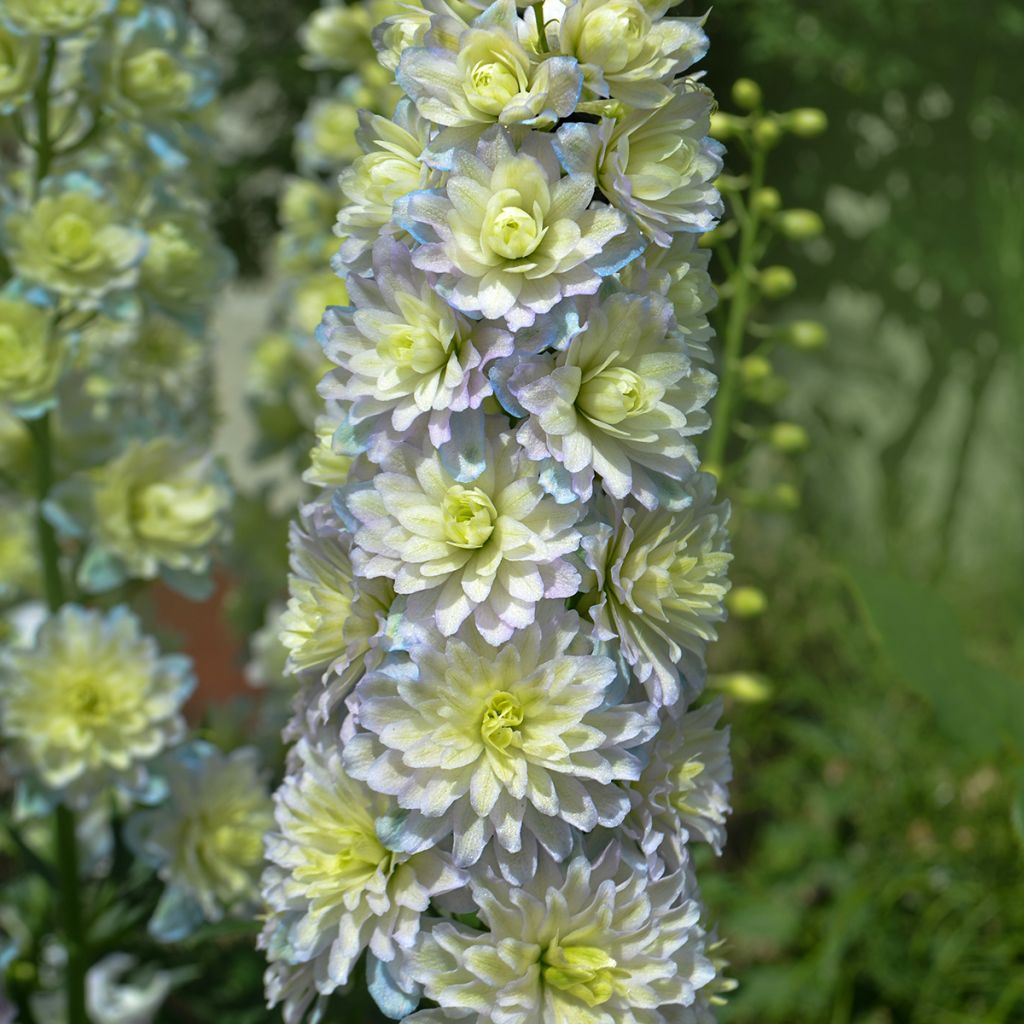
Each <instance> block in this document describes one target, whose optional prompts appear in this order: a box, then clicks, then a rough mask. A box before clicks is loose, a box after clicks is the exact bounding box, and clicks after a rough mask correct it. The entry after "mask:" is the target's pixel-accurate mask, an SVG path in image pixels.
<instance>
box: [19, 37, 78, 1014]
mask: <svg viewBox="0 0 1024 1024" xmlns="http://www.w3.org/2000/svg"><path fill="white" fill-rule="evenodd" d="M56 63H57V40H56V39H50V40H49V41H48V43H47V45H46V55H45V57H44V58H43V69H42V74H41V75H40V78H39V85H38V86H37V88H36V94H35V108H36V142H35V146H34V150H35V157H36V161H35V164H36V165H35V173H34V175H33V194H34V195H36V196H38V195H39V188H40V185H41V184H42V183H43V181H44V180H45V178H46V176H47V175H48V174H49V173H50V165H51V163H52V161H53V157H54V155H55V153H54V146H53V139H52V138H51V137H50V98H51V97H50V86H51V84H52V81H53V71H54V68H55V67H56ZM28 429H29V433H30V435H31V437H32V445H33V449H34V451H33V455H34V458H33V462H34V465H35V476H36V479H35V484H36V534H37V537H38V541H39V558H40V560H41V562H42V565H43V580H44V584H45V589H46V603H47V604H48V605H49V608H50V611H51V612H56V611H57V610H58V609H59V608H60V607H61V605H62V604H63V603H64V580H63V578H62V576H61V570H60V547H59V546H58V544H57V536H56V534H55V533H54V530H53V527H52V526H51V525H50V523H49V522H48V521H47V519H46V516H45V515H44V513H43V506H44V504H45V502H46V500H47V498H48V497H49V495H50V489H51V488H52V486H53V439H52V433H51V424H50V414H49V413H46V414H45V415H43V416H40V417H38V418H37V419H33V420H29V421H28ZM54 832H55V840H56V842H55V846H56V849H55V855H56V862H57V882H58V888H59V894H60V895H59V904H58V913H59V915H60V923H61V931H62V932H63V935H64V945H65V948H66V950H67V966H66V968H65V977H64V988H65V993H66V995H67V1022H68V1024H89V1015H88V1013H87V1011H86V1005H85V973H86V969H87V966H88V954H87V951H86V947H85V933H84V931H83V928H82V893H81V878H80V872H79V863H78V837H77V835H76V832H75V813H74V811H72V810H71V809H70V808H69V807H67V806H65V805H63V804H61V805H60V806H58V807H57V810H56V812H55V820H54Z"/></svg>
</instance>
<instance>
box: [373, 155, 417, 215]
mask: <svg viewBox="0 0 1024 1024" xmlns="http://www.w3.org/2000/svg"><path fill="white" fill-rule="evenodd" d="M358 169H359V174H360V177H361V178H362V182H361V184H362V185H363V187H364V190H365V194H366V197H367V199H368V200H369V201H370V202H372V203H377V204H379V205H381V206H386V207H387V208H388V209H389V210H390V208H391V205H392V203H394V201H395V200H396V199H400V198H401V197H402V196H404V195H408V193H410V192H412V191H414V190H416V189H417V188H419V187H420V164H419V163H418V162H417V161H416V160H414V159H413V158H412V157H411V156H409V157H408V158H404V157H401V156H396V155H395V154H394V153H368V154H367V155H366V156H365V157H363V158H361V160H360V162H359V166H358Z"/></svg>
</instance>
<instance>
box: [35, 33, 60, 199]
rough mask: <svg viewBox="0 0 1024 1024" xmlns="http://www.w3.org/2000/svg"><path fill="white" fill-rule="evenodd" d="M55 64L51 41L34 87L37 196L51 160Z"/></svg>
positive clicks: (54, 52) (47, 46) (54, 40)
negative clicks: (52, 90) (51, 90)
mask: <svg viewBox="0 0 1024 1024" xmlns="http://www.w3.org/2000/svg"><path fill="white" fill-rule="evenodd" d="M56 64H57V40H56V39H51V40H50V41H49V42H48V43H47V44H46V56H45V57H44V58H43V73H42V75H40V77H39V85H38V86H37V87H36V96H35V100H36V135H37V138H36V144H35V153H36V170H35V188H34V191H35V193H36V194H37V195H38V193H39V185H40V183H41V182H42V180H43V179H44V178H45V177H46V176H47V174H49V173H50V162H51V160H52V159H53V144H52V142H51V140H50V83H51V81H52V79H53V69H54V67H55V66H56Z"/></svg>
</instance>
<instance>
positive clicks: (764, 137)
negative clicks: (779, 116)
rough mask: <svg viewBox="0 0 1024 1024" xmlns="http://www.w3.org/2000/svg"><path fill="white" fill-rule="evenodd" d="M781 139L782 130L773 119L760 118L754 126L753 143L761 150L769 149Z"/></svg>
mask: <svg viewBox="0 0 1024 1024" xmlns="http://www.w3.org/2000/svg"><path fill="white" fill-rule="evenodd" d="M780 138H782V129H781V128H780V127H779V123H778V121H776V120H775V119H774V118H770V117H765V118H762V119H761V120H760V121H758V122H757V124H755V125H754V142H756V143H757V144H758V145H759V146H760V147H761V148H762V149H771V148H772V146H774V145H775V144H776V143H777V142H778V141H779V139H780Z"/></svg>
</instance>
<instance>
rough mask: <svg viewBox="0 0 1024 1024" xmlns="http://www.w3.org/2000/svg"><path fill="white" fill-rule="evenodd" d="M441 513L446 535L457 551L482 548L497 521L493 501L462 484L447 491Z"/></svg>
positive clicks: (479, 491) (478, 491)
mask: <svg viewBox="0 0 1024 1024" xmlns="http://www.w3.org/2000/svg"><path fill="white" fill-rule="evenodd" d="M442 512H443V515H444V532H445V536H446V537H447V539H448V543H449V544H452V545H454V546H455V547H457V548H482V547H483V546H484V545H485V544H486V543H487V541H488V540H489V539H490V536H491V534H492V533H493V532H494V524H495V522H496V521H497V519H498V512H497V509H495V507H494V502H493V501H491V499H490V498H489V497H488V496H487V495H486V494H485V493H484V492H483V491H482V490H480V488H479V487H463V486H462V484H454V485H452V486H451V487H449V488H448V492H447V494H445V496H444V504H443V506H442Z"/></svg>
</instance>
